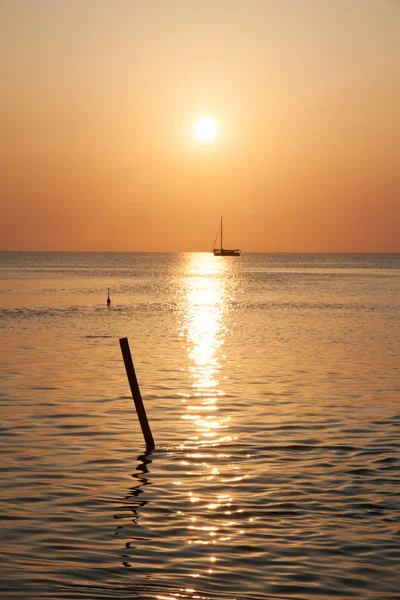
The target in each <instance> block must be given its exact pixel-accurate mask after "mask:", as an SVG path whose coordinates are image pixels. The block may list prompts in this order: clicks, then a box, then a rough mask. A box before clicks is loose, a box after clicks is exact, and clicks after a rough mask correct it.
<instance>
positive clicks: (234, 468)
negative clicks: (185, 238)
mask: <svg viewBox="0 0 400 600" xmlns="http://www.w3.org/2000/svg"><path fill="white" fill-rule="evenodd" d="M108 290H109V294H110V300H111V304H110V306H108V305H107V302H106V300H107V295H108ZM0 303H1V304H0V306H1V307H0V330H1V339H0V351H1V371H0V381H1V384H0V415H1V429H0V444H1V464H0V481H1V505H0V519H1V543H0V560H1V570H0V597H1V598H2V599H4V600H8V599H18V600H22V599H28V600H42V599H53V600H58V599H63V600H64V599H78V598H79V599H81V600H86V599H87V600H89V599H90V600H91V599H96V600H97V599H98V600H120V599H121V600H122V599H124V600H125V599H129V600H134V599H140V600H142V599H143V600H147V599H152V600H182V599H185V600H269V599H274V600H275V599H282V600H289V599H293V600H295V599H296V600H326V599H336V600H343V599H366V600H367V599H368V600H369V599H374V600H385V599H389V598H390V599H393V598H397V599H400V360H399V347H400V254H246V253H244V254H242V256H241V257H239V258H237V257H214V256H213V255H212V253H182V254H172V253H171V254H168V253H90V252H88V253H85V252H81V253H58V252H43V253H41V252H1V253H0ZM122 338H128V342H129V346H130V351H131V356H132V360H133V364H134V368H135V372H136V377H137V381H138V385H139V388H140V392H141V396H142V399H143V403H144V406H145V410H146V414H147V418H148V423H149V426H150V429H151V432H152V435H153V438H154V441H155V448H154V449H153V450H150V449H149V448H148V447H147V446H146V444H145V441H144V437H143V434H142V430H141V427H140V424H139V420H138V416H137V414H136V410H135V404H134V402H133V399H132V395H131V390H130V387H129V382H128V378H127V373H126V370H125V366H124V361H123V357H122V354H121V348H120V339H122Z"/></svg>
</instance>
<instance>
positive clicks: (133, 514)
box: [114, 452, 152, 567]
mask: <svg viewBox="0 0 400 600" xmlns="http://www.w3.org/2000/svg"><path fill="white" fill-rule="evenodd" d="M150 454H151V453H150V452H149V453H145V454H141V455H140V456H138V457H137V460H138V461H139V464H138V466H137V467H136V471H139V473H132V477H133V478H134V479H135V481H136V484H135V485H133V486H132V487H130V488H129V494H128V495H127V496H125V499H124V503H123V507H121V508H122V510H121V512H120V513H117V514H115V515H114V519H127V518H129V521H130V523H129V526H130V527H131V523H133V524H134V525H137V524H138V519H139V518H140V511H139V509H141V508H143V506H145V505H146V504H147V502H148V501H147V500H139V497H140V494H142V493H143V491H144V490H143V489H142V488H143V487H144V486H146V485H151V482H150V481H149V479H148V478H147V477H146V474H147V473H148V472H149V469H148V467H147V465H150V464H151V462H152V461H151V459H150V458H149V456H150ZM127 511H128V514H127ZM125 527H126V526H124V525H117V529H116V531H115V535H120V534H121V533H123V531H122V530H123V529H124V528H125ZM128 535H129V534H128ZM124 537H125V536H124ZM143 539H145V538H143V536H129V540H130V541H128V542H125V548H126V549H128V548H130V549H131V548H132V547H133V546H134V543H135V542H136V541H138V540H143ZM131 558H132V556H131V555H129V554H122V565H123V566H124V567H131V566H132V565H131V563H130V562H129V560H128V559H131Z"/></svg>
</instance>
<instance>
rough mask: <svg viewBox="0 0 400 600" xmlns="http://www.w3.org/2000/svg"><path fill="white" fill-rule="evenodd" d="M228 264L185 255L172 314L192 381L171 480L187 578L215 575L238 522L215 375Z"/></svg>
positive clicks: (231, 289) (225, 316)
mask: <svg viewBox="0 0 400 600" xmlns="http://www.w3.org/2000/svg"><path fill="white" fill-rule="evenodd" d="M231 268H232V263H231V262H230V261H229V260H228V261H225V260H216V259H215V257H214V256H213V255H208V254H196V255H190V257H188V264H187V271H186V272H187V278H186V282H185V290H184V298H183V300H182V303H181V313H180V314H181V324H180V335H181V336H182V339H183V341H184V343H185V347H186V348H187V352H188V357H189V367H188V369H189V375H190V378H191V380H192V390H191V391H188V392H187V393H185V394H184V397H183V402H182V409H183V413H182V415H181V418H182V420H183V421H184V422H185V423H187V425H188V429H187V433H186V440H185V442H184V448H185V450H186V453H185V457H184V460H182V461H181V465H182V467H183V469H184V474H185V477H183V478H182V481H181V482H179V483H180V484H181V488H180V489H182V492H183V493H184V494H186V502H184V503H183V506H182V511H180V515H181V516H183V517H184V518H185V519H186V529H187V536H186V544H187V545H188V547H190V548H191V549H192V550H191V554H190V556H192V557H193V559H190V560H193V572H192V573H191V574H190V577H195V578H198V577H199V578H201V580H203V579H204V578H209V577H215V576H218V572H219V565H221V566H222V568H223V564H224V552H226V548H227V545H230V544H231V543H232V540H234V538H235V537H236V536H238V535H239V533H240V532H239V531H237V529H238V527H239V523H238V521H236V520H235V519H234V518H232V517H233V516H234V515H233V513H235V517H236V513H237V507H236V506H234V495H233V493H232V490H231V489H230V486H231V485H232V482H234V484H236V483H238V482H239V481H240V480H241V476H240V475H239V474H238V473H237V468H238V467H237V466H236V465H234V464H233V463H232V462H231V456H230V453H229V452H226V451H224V448H223V447H224V445H225V444H229V445H230V444H231V443H232V442H234V439H235V438H234V436H232V435H230V433H229V428H230V426H231V423H230V420H231V417H230V415H229V414H228V413H227V410H228V407H227V404H226V402H225V401H224V400H225V397H224V392H223V388H222V386H221V382H222V378H221V376H220V372H221V361H222V360H223V359H224V358H225V357H224V355H223V353H222V347H223V345H224V343H225V341H226V338H227V336H228V335H229V333H230V327H231V325H230V323H231V313H232V308H233V302H232V300H233V298H234V294H235V283H234V278H232V277H231V276H230V275H231V272H230V269H231ZM225 450H226V449H225ZM227 486H228V487H227ZM231 513H232V514H231ZM238 516H239V515H238ZM193 552H195V555H193ZM210 563H211V564H210ZM211 566H212V568H210V567H211ZM197 593H198V592H197ZM189 597H193V598H194V597H200V596H195V595H194V596H190V595H189Z"/></svg>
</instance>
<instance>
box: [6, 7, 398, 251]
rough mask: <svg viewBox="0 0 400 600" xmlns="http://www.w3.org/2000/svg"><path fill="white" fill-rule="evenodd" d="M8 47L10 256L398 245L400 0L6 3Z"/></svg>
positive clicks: (366, 248)
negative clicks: (214, 131) (206, 129)
mask: <svg viewBox="0 0 400 600" xmlns="http://www.w3.org/2000/svg"><path fill="white" fill-rule="evenodd" d="M0 54H1V56H2V62H1V66H0V69H1V79H0V81H1V90H2V91H1V94H0V104H1V115H0V137H1V141H2V143H1V145H0V202H1V219H0V249H1V250H132V251H201V250H205V251H208V250H210V248H211V246H212V243H213V241H214V237H215V234H216V232H217V229H218V224H219V219H220V215H224V224H225V241H226V245H228V246H233V247H241V248H242V251H243V252H296V251H299V252H301V251H303V252H313V251H315V252H400V194H399V192H400V158H399V156H400V108H399V107H400V3H399V2H397V1H396V0H341V1H340V2H333V1H331V0H243V1H242V0H201V1H197V0H65V1H62V0H2V2H1V5H0ZM202 115H210V116H212V117H214V118H215V120H216V122H217V123H218V127H219V135H218V137H217V138H216V139H215V140H214V141H213V142H211V143H206V144H205V143H199V142H198V141H196V139H195V137H194V136H193V131H192V127H193V123H194V121H195V120H196V118H197V117H199V116H202Z"/></svg>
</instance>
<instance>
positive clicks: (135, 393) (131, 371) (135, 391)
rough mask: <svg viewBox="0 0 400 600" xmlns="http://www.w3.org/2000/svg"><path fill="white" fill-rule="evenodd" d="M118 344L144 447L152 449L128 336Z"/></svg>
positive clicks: (148, 426)
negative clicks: (144, 443)
mask: <svg viewBox="0 0 400 600" xmlns="http://www.w3.org/2000/svg"><path fill="white" fill-rule="evenodd" d="M119 344H120V346H121V352H122V357H123V359H124V363H125V369H126V374H127V376H128V381H129V386H130V388H131V392H132V398H133V401H134V403H135V408H136V412H137V415H138V417H139V423H140V426H141V428H142V432H143V437H144V441H145V442H146V449H147V450H148V451H151V450H154V448H155V444H154V440H153V436H152V433H151V430H150V425H149V422H148V420H147V415H146V411H145V409H144V404H143V400H142V395H141V393H140V389H139V384H138V382H137V379H136V373H135V368H134V366H133V361H132V356H131V351H130V349H129V342H128V338H121V339H120V340H119Z"/></svg>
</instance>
